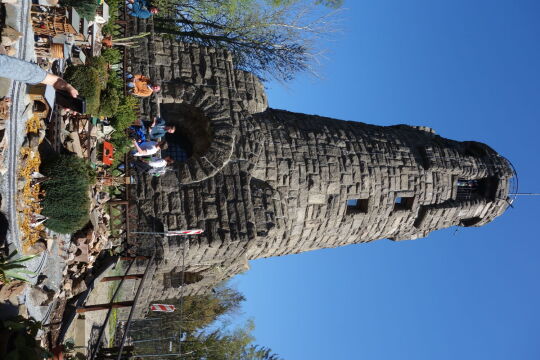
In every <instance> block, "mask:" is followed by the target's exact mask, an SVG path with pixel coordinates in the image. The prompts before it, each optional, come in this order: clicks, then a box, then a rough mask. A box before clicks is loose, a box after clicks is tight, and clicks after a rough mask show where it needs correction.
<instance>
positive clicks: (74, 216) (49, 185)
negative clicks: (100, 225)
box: [41, 155, 96, 234]
mask: <svg viewBox="0 0 540 360" xmlns="http://www.w3.org/2000/svg"><path fill="white" fill-rule="evenodd" d="M41 171H42V173H43V174H45V175H46V176H47V177H49V178H50V179H49V180H47V181H45V182H44V183H43V185H42V188H43V189H44V190H45V199H44V200H43V202H42V206H43V211H42V214H43V215H45V216H47V217H49V220H47V221H46V223H45V225H46V226H47V227H48V228H49V229H51V230H54V231H56V232H59V233H62V234H71V233H73V232H74V231H76V230H78V229H80V228H82V227H83V226H84V225H86V223H88V220H89V216H88V213H89V209H90V199H89V198H88V189H89V187H90V185H91V184H92V183H94V182H95V176H96V175H95V172H94V171H93V170H92V169H91V168H90V166H89V164H88V163H87V162H86V161H85V160H83V159H81V158H79V157H77V156H74V155H60V156H58V157H57V158H54V159H52V160H51V161H49V162H47V163H45V164H43V165H42V169H41Z"/></svg>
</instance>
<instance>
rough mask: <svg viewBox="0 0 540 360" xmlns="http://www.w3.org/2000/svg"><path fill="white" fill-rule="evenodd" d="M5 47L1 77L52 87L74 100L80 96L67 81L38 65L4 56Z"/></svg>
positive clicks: (1, 49)
mask: <svg viewBox="0 0 540 360" xmlns="http://www.w3.org/2000/svg"><path fill="white" fill-rule="evenodd" d="M4 52H5V50H4V47H3V46H2V45H0V77H3V78H7V79H12V80H15V81H21V82H24V83H27V84H30V85H35V84H44V85H51V86H52V87H54V88H55V89H56V90H61V91H65V92H67V93H68V94H70V95H71V96H73V97H74V98H76V97H77V96H78V95H79V92H78V91H77V89H75V88H74V87H73V86H71V84H69V83H68V82H67V81H65V80H64V79H62V78H61V77H58V76H56V75H54V74H51V73H48V72H47V71H45V70H43V69H42V68H40V67H39V66H38V65H36V64H32V63H31V62H28V61H24V60H20V59H17V58H14V57H11V56H8V55H5V54H3V53H4Z"/></svg>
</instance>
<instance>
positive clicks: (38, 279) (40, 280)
mask: <svg viewBox="0 0 540 360" xmlns="http://www.w3.org/2000/svg"><path fill="white" fill-rule="evenodd" d="M47 279H48V276H47V275H45V274H41V275H39V276H38V278H37V282H36V285H41V284H43V282H44V281H45V280H47Z"/></svg>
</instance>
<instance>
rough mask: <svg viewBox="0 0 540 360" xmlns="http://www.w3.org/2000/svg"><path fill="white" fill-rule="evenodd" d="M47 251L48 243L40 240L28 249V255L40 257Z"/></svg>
mask: <svg viewBox="0 0 540 360" xmlns="http://www.w3.org/2000/svg"><path fill="white" fill-rule="evenodd" d="M45 250H47V242H46V241H45V240H38V241H36V242H35V243H34V244H33V245H32V246H30V248H29V249H28V254H30V255H38V254H41V253H42V252H44V251H45Z"/></svg>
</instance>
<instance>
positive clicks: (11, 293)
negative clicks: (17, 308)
mask: <svg viewBox="0 0 540 360" xmlns="http://www.w3.org/2000/svg"><path fill="white" fill-rule="evenodd" d="M24 289H26V283H25V282H23V281H19V280H17V281H12V282H10V283H9V284H4V285H2V287H1V288H0V303H1V302H5V301H7V300H9V301H10V302H11V303H12V304H13V303H17V296H19V295H21V294H22V293H23V292H24Z"/></svg>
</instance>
